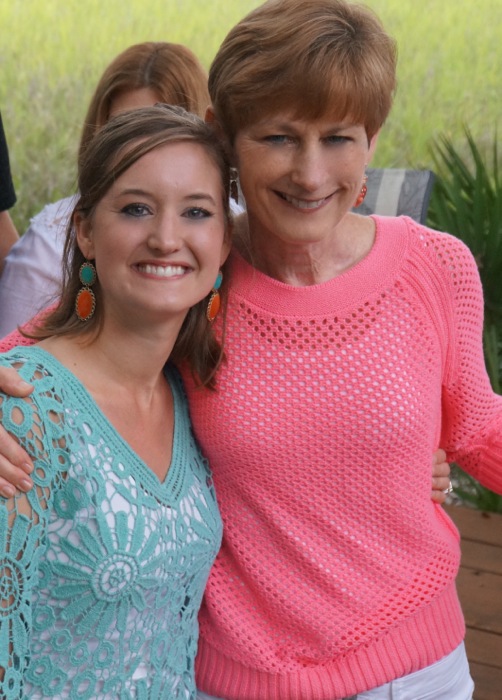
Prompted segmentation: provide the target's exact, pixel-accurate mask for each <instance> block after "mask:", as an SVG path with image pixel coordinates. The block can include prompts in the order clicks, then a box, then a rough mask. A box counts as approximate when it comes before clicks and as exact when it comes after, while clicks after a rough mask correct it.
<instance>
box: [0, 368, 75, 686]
mask: <svg viewBox="0 0 502 700" xmlns="http://www.w3.org/2000/svg"><path fill="white" fill-rule="evenodd" d="M2 364H3V365H5V364H8V361H4V362H2ZM14 366H16V368H17V369H21V374H22V376H23V378H24V379H26V380H27V381H31V382H33V381H34V380H36V379H37V375H38V377H40V372H37V373H36V375H35V376H34V373H33V372H26V371H24V370H25V369H26V365H25V366H22V365H21V364H20V363H15V365H14ZM42 383H43V382H42ZM39 393H40V392H38V391H37V389H35V392H34V393H33V394H32V395H31V396H29V397H27V398H24V399H18V398H12V397H10V396H7V395H5V394H2V393H0V422H1V423H2V425H3V426H4V427H5V428H6V429H7V430H8V431H9V433H10V434H11V435H13V436H14V437H15V439H16V440H17V441H18V442H19V443H20V444H21V445H22V446H23V447H24V448H25V449H27V450H29V451H30V452H31V453H32V454H35V455H36V459H35V472H34V475H33V478H34V482H35V488H34V489H33V490H32V492H30V493H29V494H20V495H18V496H15V497H14V498H11V499H6V498H3V497H0V581H1V582H2V596H1V600H0V697H1V698H6V699H9V698H16V700H17V699H18V698H25V697H26V693H25V692H24V691H23V686H24V682H25V678H26V673H27V670H28V667H29V661H30V639H31V631H32V626H33V621H32V599H33V595H34V590H35V589H36V586H37V582H38V580H39V571H38V569H39V564H40V560H41V557H42V556H43V553H44V551H45V549H46V545H45V533H46V531H47V524H48V519H49V514H50V505H51V502H52V493H53V490H54V486H55V484H56V479H57V478H59V480H60V477H58V474H59V475H60V474H61V472H60V469H59V464H60V462H61V459H60V457H59V458H55V454H54V448H55V446H56V445H55V443H56V442H57V448H58V451H61V450H60V448H61V447H62V445H61V441H60V440H58V439H57V433H58V428H57V427H56V426H54V427H53V426H52V421H51V428H50V430H46V429H45V426H44V423H45V424H47V421H48V420H49V419H48V417H44V414H46V413H47V411H43V412H42V411H41V410H40V408H39V406H38V405H37V404H38V400H37V395H39ZM47 408H48V407H47ZM51 415H54V416H55V414H54V413H53V412H51ZM54 428H55V429H54Z"/></svg>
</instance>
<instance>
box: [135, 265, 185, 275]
mask: <svg viewBox="0 0 502 700" xmlns="http://www.w3.org/2000/svg"><path fill="white" fill-rule="evenodd" d="M138 270H139V271H140V272H146V273H147V274H148V275H155V276H156V277H175V276H176V275H183V274H185V272H186V268H184V267H181V265H138Z"/></svg>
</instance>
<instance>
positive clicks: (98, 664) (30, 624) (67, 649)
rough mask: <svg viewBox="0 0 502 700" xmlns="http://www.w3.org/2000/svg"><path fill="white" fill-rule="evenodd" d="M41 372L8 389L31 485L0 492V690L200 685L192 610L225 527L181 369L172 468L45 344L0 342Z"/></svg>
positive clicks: (72, 694)
mask: <svg viewBox="0 0 502 700" xmlns="http://www.w3.org/2000/svg"><path fill="white" fill-rule="evenodd" d="M1 359H2V365H4V366H5V365H13V366H15V367H16V368H18V369H19V370H20V372H21V374H22V376H23V378H24V379H25V380H26V381H29V382H32V383H33V384H34V385H35V390H34V392H33V394H32V395H31V396H30V397H28V398H27V399H16V398H11V397H6V396H5V395H2V394H0V418H1V420H2V424H3V425H4V427H6V428H7V429H8V430H9V431H10V432H11V433H12V434H14V435H16V436H17V438H18V439H19V441H20V442H21V444H22V445H23V446H24V447H25V448H26V449H27V450H28V451H29V452H30V454H32V455H33V456H34V458H35V467H36V468H35V472H34V481H35V484H36V488H35V489H34V490H33V491H32V492H31V493H29V494H28V495H27V496H24V495H21V496H19V497H17V498H15V499H11V500H6V499H5V498H2V499H0V590H1V594H2V595H1V603H0V673H1V669H2V668H3V669H4V673H3V678H2V677H1V675H0V697H2V698H5V699H6V700H14V699H15V700H19V699H20V698H23V699H26V700H27V699H28V698H29V699H30V700H33V699H39V698H79V699H80V698H96V699H97V698H100V699H105V698H106V699H110V700H111V699H112V698H113V699H116V698H120V699H121V700H126V699H128V700H129V699H131V700H132V699H135V700H143V699H145V700H146V699H147V698H148V699H152V700H153V699H154V698H155V699H157V698H159V699H160V698H164V699H165V700H173V699H176V700H178V699H181V698H183V700H187V699H189V700H192V699H193V698H194V697H195V684H194V671H193V661H194V656H195V652H196V648H197V638H198V625H197V613H198V609H199V606H200V601H201V598H202V593H203V590H204V585H205V582H206V578H207V574H208V571H209V568H210V566H211V563H212V561H213V559H214V557H215V555H216V552H217V549H218V546H219V543H220V539H221V521H220V518H219V514H218V510H217V506H216V500H215V495H214V491H213V488H212V482H211V477H210V473H209V471H208V468H207V464H206V462H205V460H203V458H202V457H201V455H200V452H199V450H198V448H197V446H196V444H195V441H194V439H193V436H192V434H191V429H190V423H189V419H188V414H187V410H186V405H185V395H184V393H183V389H182V387H181V382H180V380H179V377H178V376H177V374H176V373H175V372H173V371H172V370H170V371H169V373H168V377H169V381H170V385H171V388H172V391H173V396H174V400H175V434H174V441H173V457H172V462H171V466H170V468H169V471H168V474H167V477H166V479H165V481H163V482H160V481H159V480H158V479H157V477H156V476H155V475H154V473H153V472H152V471H151V470H150V469H149V468H148V467H147V466H146V465H145V464H144V463H143V462H142V461H141V460H140V459H139V457H137V455H136V454H135V453H134V452H133V451H132V450H131V449H130V448H129V447H128V445H127V444H126V443H125V442H124V441H123V440H122V438H121V437H120V436H119V435H118V434H117V433H116V431H115V430H114V429H113V427H112V426H111V425H110V424H109V423H108V421H107V420H106V418H105V417H104V415H103V414H102V413H101V412H100V410H99V408H98V407H97V406H96V404H95V403H94V402H93V400H92V399H91V397H90V396H89V395H88V394H87V392H86V391H85V389H84V388H83V386H82V385H81V384H80V383H79V382H78V380H77V379H76V378H75V377H74V376H73V375H72V374H71V373H69V372H68V371H67V370H65V369H64V368H63V367H62V366H61V365H60V364H59V363H58V362H57V361H56V360H54V359H53V358H51V356H50V355H48V354H47V353H45V352H44V351H42V350H40V349H38V348H26V349H19V350H17V351H14V352H13V353H11V354H10V355H6V356H3V357H2V358H1Z"/></svg>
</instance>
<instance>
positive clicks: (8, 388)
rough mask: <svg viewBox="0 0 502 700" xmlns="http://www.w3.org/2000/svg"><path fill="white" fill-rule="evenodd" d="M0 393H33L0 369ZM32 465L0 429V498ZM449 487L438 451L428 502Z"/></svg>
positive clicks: (20, 483)
mask: <svg viewBox="0 0 502 700" xmlns="http://www.w3.org/2000/svg"><path fill="white" fill-rule="evenodd" d="M0 390H2V391H4V392H5V393H6V394H9V395H11V396H28V394H29V393H30V392H31V391H32V390H33V387H32V386H31V385H30V384H27V383H26V382H24V381H23V380H22V379H21V378H20V377H19V375H18V374H17V373H16V372H15V370H13V369H11V368H5V367H0ZM32 471H33V462H32V460H31V458H30V456H29V455H28V454H27V452H25V451H24V450H23V449H22V448H21V447H20V445H19V444H18V443H17V442H16V441H15V440H14V439H13V438H12V437H11V436H10V435H9V434H8V433H7V432H6V431H5V430H4V429H3V428H2V427H1V426H0V494H2V495H4V496H6V497H10V496H12V495H13V494H14V493H16V491H29V490H30V488H31V487H32V486H33V482H32V480H31V478H30V476H29V475H30V474H31V472H32ZM449 485H450V465H449V464H448V462H446V453H445V452H444V451H443V450H438V451H437V452H435V453H434V455H433V463H432V496H431V497H432V500H433V501H434V502H436V503H444V501H445V500H446V496H447V490H448V487H449Z"/></svg>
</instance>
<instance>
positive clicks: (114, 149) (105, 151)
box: [25, 105, 231, 387]
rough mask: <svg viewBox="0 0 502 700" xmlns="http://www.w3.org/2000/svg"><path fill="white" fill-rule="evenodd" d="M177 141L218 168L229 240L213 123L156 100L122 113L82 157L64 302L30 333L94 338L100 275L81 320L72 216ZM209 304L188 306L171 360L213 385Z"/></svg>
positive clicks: (225, 166) (225, 179) (221, 158)
mask: <svg viewBox="0 0 502 700" xmlns="http://www.w3.org/2000/svg"><path fill="white" fill-rule="evenodd" d="M179 142H190V143H196V144H199V145H201V146H202V147H203V148H204V149H205V151H206V153H207V154H208V155H209V157H210V158H211V160H212V161H213V162H214V164H215V165H216V167H217V168H218V171H219V172H220V174H221V181H222V187H221V201H222V205H223V211H224V215H225V241H226V242H229V238H230V235H231V222H230V216H231V215H230V210H229V187H230V172H229V163H228V159H227V156H226V154H225V151H224V149H223V147H222V146H221V144H220V142H219V140H218V139H217V137H216V135H215V133H214V131H213V129H212V127H211V126H210V125H209V124H206V123H205V122H204V121H203V120H202V119H200V118H199V117H197V116H196V115H194V114H190V113H188V112H186V111H185V110H184V109H183V108H182V107H174V106H169V105H155V106H154V107H145V108H141V109H135V110H132V111H129V112H124V113H122V114H119V115H117V116H116V117H114V118H113V119H111V120H110V121H109V122H108V123H107V124H106V125H105V126H104V127H103V128H102V129H101V130H100V131H98V133H97V134H95V136H94V137H93V138H92V140H91V141H90V143H89V145H88V147H87V149H86V150H85V152H84V153H83V155H82V157H81V159H80V161H79V175H78V187H79V193H80V194H79V197H78V201H77V203H76V205H75V208H74V210H73V214H72V217H71V219H70V223H69V225H68V228H67V235H66V242H65V247H64V252H63V281H62V289H61V300H60V303H59V305H58V306H57V307H56V308H55V309H54V310H53V311H52V312H50V313H49V314H48V315H47V316H45V317H43V318H41V320H40V323H39V325H38V326H37V327H35V328H34V329H32V330H31V331H30V332H29V333H25V334H26V335H28V336H29V337H33V338H36V339H38V340H41V339H43V338H47V337H50V336H64V335H71V336H80V335H83V334H85V335H86V336H88V338H89V340H90V341H92V339H94V338H95V337H96V336H97V335H98V334H99V332H100V330H101V327H102V323H103V304H102V303H100V302H101V290H100V285H99V280H97V281H96V283H95V284H94V285H93V291H94V293H95V296H96V310H95V313H94V315H93V316H92V318H90V319H89V320H88V321H86V322H85V323H82V321H80V320H79V319H78V317H77V315H76V313H75V298H76V295H77V293H78V291H79V289H80V287H81V283H80V281H79V270H80V266H81V265H82V263H83V262H85V260H86V258H85V257H84V255H83V253H82V252H81V250H80V248H79V246H78V244H77V239H76V232H75V228H74V226H73V218H74V215H75V214H76V212H79V213H80V215H83V216H84V217H85V218H89V217H92V215H93V213H94V211H95V208H96V206H97V205H98V203H99V202H100V201H101V199H102V198H103V197H104V196H105V194H106V193H107V192H108V190H109V189H110V187H111V186H112V185H113V183H114V182H115V180H116V179H117V178H118V177H120V175H122V173H124V172H125V171H126V170H128V168H130V167H131V166H132V165H133V164H134V163H135V162H136V161H137V160H139V159H140V158H141V157H142V156H144V155H145V154H147V153H149V152H150V151H153V150H155V149H157V148H160V147H161V146H164V145H166V144H170V143H179ZM221 292H222V293H223V292H224V289H222V290H221ZM207 303H208V300H207V298H206V299H203V300H201V301H200V302H198V303H197V304H196V305H195V306H193V307H192V308H191V309H190V310H189V311H188V314H187V316H186V318H185V321H184V323H183V325H182V328H181V331H180V333H179V335H178V338H177V340H176V343H175V345H174V347H173V350H172V353H171V357H170V359H172V360H173V362H175V363H178V364H180V363H188V365H189V366H190V368H191V370H192V372H193V374H194V376H195V377H196V379H197V380H198V381H199V382H200V383H201V384H204V385H206V386H210V387H212V386H214V381H213V380H214V374H215V372H216V369H217V367H218V365H219V363H220V362H221V359H222V348H221V346H220V344H219V343H218V341H217V340H216V338H215V336H214V333H213V329H212V326H211V323H210V322H209V321H208V320H207V318H206V308H207Z"/></svg>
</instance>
